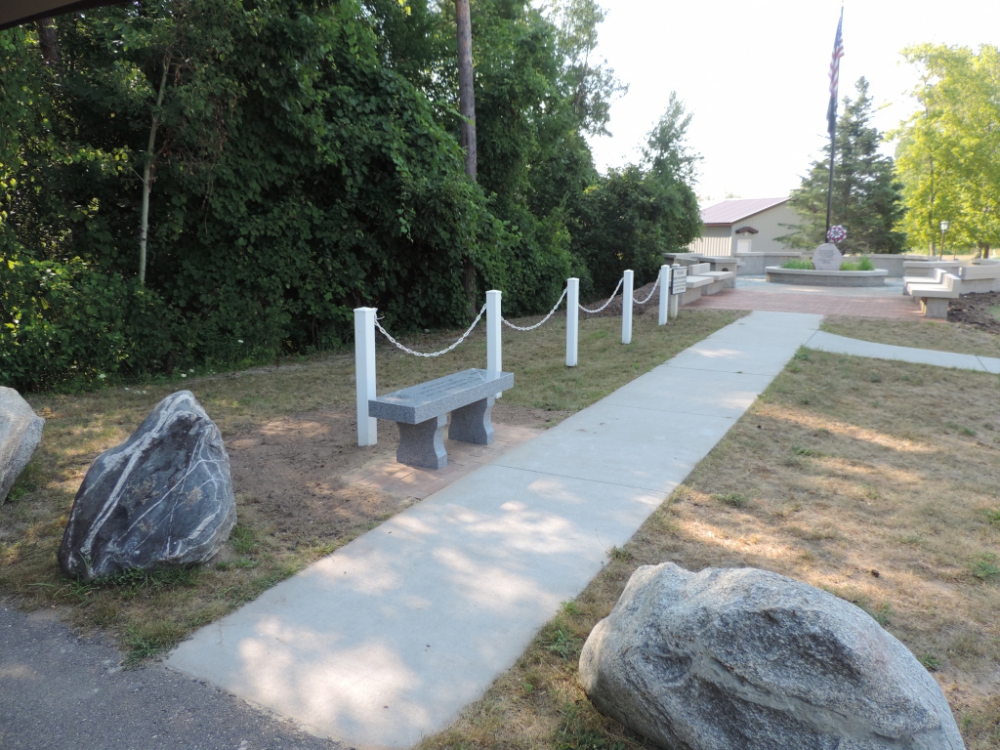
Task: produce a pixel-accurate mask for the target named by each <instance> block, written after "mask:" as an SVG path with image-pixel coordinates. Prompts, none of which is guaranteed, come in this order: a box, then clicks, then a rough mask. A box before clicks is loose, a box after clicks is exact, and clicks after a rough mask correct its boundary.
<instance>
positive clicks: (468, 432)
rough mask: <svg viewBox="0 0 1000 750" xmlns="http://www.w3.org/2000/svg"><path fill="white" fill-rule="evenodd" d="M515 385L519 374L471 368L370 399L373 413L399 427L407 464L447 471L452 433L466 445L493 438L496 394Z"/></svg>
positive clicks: (400, 453) (401, 458) (399, 456)
mask: <svg viewBox="0 0 1000 750" xmlns="http://www.w3.org/2000/svg"><path fill="white" fill-rule="evenodd" d="M513 387H514V373H512V372H489V371H487V370H478V369H474V368H473V369H469V370H463V371H462V372H456V373H453V374H451V375H445V376H444V377H443V378H437V379H436V380H429V381H427V382H426V383H420V384H418V385H414V386H410V387H409V388H403V389H402V390H399V391H393V392H392V393H386V394H384V395H382V396H378V397H377V398H373V399H371V400H370V401H369V402H368V416H371V417H375V418H376V419H385V420H388V421H391V422H395V423H396V424H398V425H399V447H398V448H397V449H396V460H397V461H399V462H400V463H401V464H406V465H408V466H419V467H421V468H425V469H442V468H444V467H445V466H447V465H448V454H447V452H446V451H445V449H444V428H445V426H446V425H448V414H449V412H450V413H451V426H450V427H449V428H448V437H449V438H450V439H451V440H459V441H461V442H464V443H476V444H478V445H490V444H491V443H492V442H493V423H492V421H491V415H492V413H493V403H494V401H495V398H496V394H498V393H500V392H501V391H506V390H507V389H508V388H513Z"/></svg>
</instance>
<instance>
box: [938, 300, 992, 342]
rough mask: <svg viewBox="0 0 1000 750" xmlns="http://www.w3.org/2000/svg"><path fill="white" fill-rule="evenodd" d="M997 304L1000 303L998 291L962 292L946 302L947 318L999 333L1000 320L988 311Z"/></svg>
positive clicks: (953, 321)
mask: <svg viewBox="0 0 1000 750" xmlns="http://www.w3.org/2000/svg"><path fill="white" fill-rule="evenodd" d="M998 305H1000V292H985V293H980V294H963V295H962V296H961V297H959V298H958V299H953V300H952V301H951V302H950V303H949V304H948V320H949V322H952V323H964V324H966V325H970V326H973V327H975V328H978V329H979V330H981V331H987V332H989V333H993V334H997V335H1000V320H997V318H995V317H994V316H993V314H992V313H991V312H990V308H991V307H996V306H998Z"/></svg>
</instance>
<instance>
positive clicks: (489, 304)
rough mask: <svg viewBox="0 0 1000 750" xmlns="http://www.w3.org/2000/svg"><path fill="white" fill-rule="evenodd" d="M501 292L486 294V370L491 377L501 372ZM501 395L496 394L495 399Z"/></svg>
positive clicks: (495, 291)
mask: <svg viewBox="0 0 1000 750" xmlns="http://www.w3.org/2000/svg"><path fill="white" fill-rule="evenodd" d="M501 296H502V294H501V292H498V291H497V290H496V289H493V290H491V291H489V292H486V370H487V372H489V373H490V374H491V375H494V374H496V373H499V372H500V371H502V370H503V346H502V343H501V341H500V331H501V326H502V323H501V315H502V314H503V313H502V312H501V308H500V299H501ZM502 395H503V394H502V393H498V394H497V398H500V397H501V396H502Z"/></svg>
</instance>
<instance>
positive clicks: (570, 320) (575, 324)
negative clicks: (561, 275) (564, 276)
mask: <svg viewBox="0 0 1000 750" xmlns="http://www.w3.org/2000/svg"><path fill="white" fill-rule="evenodd" d="M566 295H567V300H566V366H567V367H576V355H577V349H578V346H577V344H578V343H579V332H580V279H568V280H567V281H566Z"/></svg>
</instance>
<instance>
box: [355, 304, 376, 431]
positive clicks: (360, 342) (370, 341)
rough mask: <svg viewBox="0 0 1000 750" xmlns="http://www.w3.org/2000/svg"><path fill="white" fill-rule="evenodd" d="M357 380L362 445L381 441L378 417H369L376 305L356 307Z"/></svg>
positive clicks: (373, 366)
mask: <svg viewBox="0 0 1000 750" xmlns="http://www.w3.org/2000/svg"><path fill="white" fill-rule="evenodd" d="M354 379H355V384H356V386H357V394H358V445H360V446H361V447H364V446H366V445H375V443H376V442H378V420H377V419H375V417H369V416H368V401H369V399H373V398H375V395H376V394H375V308H374V307H358V308H356V309H355V310H354Z"/></svg>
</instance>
